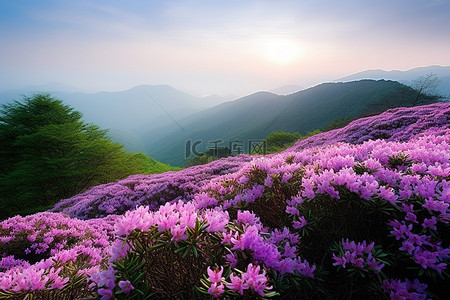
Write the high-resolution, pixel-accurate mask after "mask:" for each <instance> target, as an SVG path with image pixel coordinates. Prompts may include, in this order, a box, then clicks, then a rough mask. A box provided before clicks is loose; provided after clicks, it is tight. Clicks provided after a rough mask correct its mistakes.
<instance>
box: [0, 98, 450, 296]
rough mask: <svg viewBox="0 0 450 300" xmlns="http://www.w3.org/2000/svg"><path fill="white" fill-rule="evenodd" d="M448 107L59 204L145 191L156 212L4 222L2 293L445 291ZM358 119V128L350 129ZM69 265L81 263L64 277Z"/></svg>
mask: <svg viewBox="0 0 450 300" xmlns="http://www.w3.org/2000/svg"><path fill="white" fill-rule="evenodd" d="M449 109H450V106H449V105H448V104H439V105H432V106H428V107H422V108H414V109H409V110H407V109H402V110H401V111H403V113H405V115H408V114H409V113H412V112H415V113H416V115H415V116H416V118H419V117H418V116H420V113H421V112H428V113H429V112H430V110H431V111H433V112H434V115H435V116H436V118H435V120H436V121H437V122H438V123H437V124H439V127H435V126H433V124H430V123H429V122H428V121H427V120H426V119H422V121H423V122H422V121H420V118H419V121H417V120H416V122H417V123H415V124H414V127H412V128H413V129H414V130H413V131H409V129H411V127H410V126H409V125H405V124H402V125H401V126H400V127H398V126H397V127H396V125H395V124H396V122H397V121H398V118H395V117H398V114H392V112H391V113H386V114H383V115H381V116H378V117H377V118H378V123H376V124H378V125H379V124H384V125H386V124H387V120H386V119H383V118H387V117H392V116H394V118H391V128H390V132H391V136H396V135H397V136H398V134H399V133H400V132H403V133H404V136H407V138H408V141H403V142H402V141H392V140H391V141H387V140H367V141H365V142H362V143H359V144H351V143H344V142H340V143H333V144H331V145H329V144H325V145H322V146H317V145H315V146H311V147H306V148H303V149H297V150H290V151H284V152H282V153H279V154H275V155H270V156H265V157H262V156H261V157H249V156H243V157H231V158H227V159H222V160H218V161H215V162H212V163H210V164H209V165H205V166H195V167H192V168H187V169H185V170H182V171H179V172H173V173H166V174H160V175H152V176H133V177H130V178H128V179H126V180H123V181H120V182H117V183H114V184H111V185H104V186H102V187H99V188H98V189H93V190H91V191H90V192H86V193H84V194H82V195H80V196H79V197H78V198H76V199H77V201H79V202H83V201H84V203H83V205H81V206H79V207H76V205H74V208H73V209H70V210H68V211H70V212H71V213H73V214H75V213H79V214H82V212H81V211H83V210H87V208H86V207H88V205H93V203H95V202H101V201H104V202H105V203H107V205H108V206H109V207H113V208H114V209H116V208H117V209H123V206H121V204H120V203H117V202H120V201H119V200H118V199H121V200H122V201H130V202H132V201H133V199H135V201H136V202H137V203H139V204H141V203H145V202H144V201H145V200H144V199H146V198H147V197H148V196H149V195H153V196H155V197H163V198H164V199H163V200H165V201H166V203H164V204H163V203H162V202H161V203H160V204H162V205H160V206H159V207H157V206H156V205H154V206H153V207H149V206H147V205H146V206H139V207H137V208H130V209H129V210H128V209H127V211H126V212H125V214H124V215H123V216H109V217H105V218H102V219H94V220H86V221H83V220H78V219H70V218H69V217H67V216H64V215H63V214H61V213H54V214H51V213H45V214H37V215H35V216H28V217H25V218H21V217H15V218H11V219H9V220H6V221H3V222H1V223H0V230H1V234H0V242H1V243H2V244H1V245H2V247H4V248H3V249H5V250H2V251H3V252H4V253H5V255H4V257H3V258H2V259H1V261H0V291H1V294H0V297H3V298H14V297H16V298H18V297H21V298H24V297H29V298H31V297H36V298H44V299H45V298H51V297H52V296H54V295H59V294H58V293H65V292H67V291H72V293H73V294H74V295H76V297H90V296H92V295H94V296H97V297H99V298H100V297H102V299H114V298H116V299H121V298H127V297H129V298H136V299H141V298H146V297H153V298H155V299H159V298H180V299H182V298H204V299H211V298H224V299H235V298H241V299H248V298H256V299H257V298H270V297H279V298H287V299H289V298H298V297H299V295H301V297H302V298H305V299H349V298H352V297H353V298H355V299H362V298H370V299H383V298H387V297H390V298H391V299H399V298H401V297H404V298H407V299H408V298H412V299H428V298H431V297H441V298H445V297H446V296H447V295H448V293H449V290H448V284H447V283H448V280H449V277H450V276H449V274H448V263H449V259H450V241H449V239H448V237H449V236H450V227H449V215H450V208H449V201H450V200H449V197H450V186H449V178H450V157H449V153H450V146H449V145H450V129H449V128H448V127H449V124H450V122H449V121H447V122H446V123H445V122H442V120H441V119H440V116H439V113H440V112H442V111H444V112H445V111H447V114H448V110H449ZM358 122H361V123H362V124H367V120H359V121H355V122H353V123H352V124H350V125H348V126H347V130H349V129H355V128H356V124H358ZM420 126H421V127H420ZM419 127H420V128H421V130H419ZM398 128H401V129H398ZM405 128H406V129H405ZM360 129H361V130H362V131H363V132H362V133H361V134H363V135H364V133H365V130H369V129H370V128H369V129H368V128H364V127H360ZM338 130H339V129H338ZM397 131H399V132H397ZM327 134H330V133H327ZM352 134H353V135H354V134H355V133H354V132H353V133H352V132H348V135H347V136H351V135H352ZM408 135H409V136H408ZM309 139H310V141H316V139H319V140H320V139H322V137H320V134H319V135H316V136H313V137H311V138H309ZM203 175H204V176H203ZM163 180H166V181H168V180H170V183H169V184H168V185H162V181H163ZM195 180H198V182H197V183H196V184H197V185H194V184H187V183H188V182H190V181H195ZM124 187H127V188H129V190H127V191H126V192H123V193H122V192H121V191H123V190H121V188H124ZM158 189H161V190H159V191H156V190H158ZM150 190H155V191H153V194H151V193H150V192H149V191H150ZM162 190H164V191H162ZM169 190H172V191H173V193H172V194H171V193H169ZM142 191H146V192H145V193H144V192H142ZM183 191H186V195H187V196H188V197H187V199H186V198H184V197H183V194H182V192H183ZM118 194H120V195H121V197H122V198H118ZM174 197H175V198H174ZM127 198H129V200H127ZM112 199H115V201H112ZM174 199H176V201H173V200H174ZM163 200H161V201H163ZM71 201H73V200H71ZM71 201H64V202H63V203H64V205H68V206H69V205H71V204H73V203H75V202H71ZM97 207H101V204H97ZM103 209H108V208H106V206H105V207H103ZM77 210H78V212H76V211H77ZM85 216H86V215H85ZM112 224H114V225H112ZM70 227H74V230H73V231H70V233H67V234H66V233H65V230H68V228H70ZM59 230H61V231H59ZM52 238H53V239H52ZM62 239H66V240H65V242H64V243H63V244H62V245H60V244H61V243H62V242H59V241H61V240H62ZM55 240H56V241H55ZM17 241H20V243H22V244H23V246H21V247H17V246H16V245H17V244H14V243H17ZM97 241H105V242H106V243H108V246H106V247H100V246H99V245H98V244H97ZM9 243H12V244H9ZM30 244H32V245H34V244H35V245H36V246H34V247H32V245H30ZM8 247H9V248H8ZM25 247H26V248H25ZM35 248H36V250H38V252H39V253H35V254H42V253H43V254H44V255H45V257H42V258H39V257H38V258H37V259H40V260H39V261H37V259H36V260H33V257H34V256H35V255H34V254H33V255H31V256H30V257H27V256H26V255H27V254H26V253H27V252H28V251H35V250H33V249H35ZM13 249H18V250H17V253H14V256H13V257H11V255H12V253H13V252H12V251H14V250H13ZM24 249H25V250H24ZM26 249H28V251H27V250H26ZM42 249H45V250H44V252H42V253H40V252H41V251H42ZM45 251H50V252H45ZM0 252H1V251H0ZM66 263H67V264H66ZM79 269H81V270H86V271H82V272H80V273H81V274H79V275H80V276H81V277H79V278H78V279H77V281H76V282H74V281H73V280H72V281H70V278H72V277H73V274H74V272H73V270H79ZM77 274H78V273H77ZM83 274H84V275H83ZM53 278H54V279H55V281H52V280H53ZM55 283H56V284H55ZM64 295H65V294H63V296H64Z"/></svg>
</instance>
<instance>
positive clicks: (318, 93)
mask: <svg viewBox="0 0 450 300" xmlns="http://www.w3.org/2000/svg"><path fill="white" fill-rule="evenodd" d="M430 73H433V74H436V75H437V76H438V77H439V79H440V80H441V84H440V86H439V88H440V92H441V93H442V94H444V95H447V94H450V67H441V66H429V67H421V68H416V69H412V70H408V71H383V70H368V71H364V72H360V73H356V74H353V75H349V76H346V77H343V78H340V79H338V80H336V82H334V83H324V84H320V85H318V86H315V87H312V88H309V89H306V90H301V89H302V88H301V87H300V86H298V85H286V86H282V87H280V88H277V89H274V90H271V92H257V93H254V94H252V95H249V96H246V97H242V98H239V99H236V100H234V99H232V98H230V97H220V96H208V97H195V96H192V95H189V94H187V93H185V92H182V91H180V90H177V89H175V88H173V87H170V86H168V85H141V86H137V87H134V88H131V89H128V90H124V91H119V92H97V93H92V92H85V91H82V90H80V89H78V88H75V87H71V86H67V85H63V84H57V83H52V84H47V85H43V86H31V87H26V88H23V89H18V90H10V91H4V92H0V104H2V103H6V102H11V101H12V100H19V99H22V95H28V96H29V95H31V94H32V93H35V92H50V93H51V94H52V95H53V96H55V97H57V98H59V99H61V100H63V101H64V103H66V104H68V105H70V106H72V107H74V108H75V109H77V110H79V111H81V112H82V113H83V115H84V120H85V121H87V122H92V123H94V124H96V125H98V126H100V127H101V128H107V129H109V130H110V132H109V134H110V136H111V138H112V139H113V140H114V141H116V142H120V143H122V144H124V145H125V146H126V149H127V150H129V151H134V152H140V151H143V152H146V153H147V154H149V155H150V156H152V157H154V158H156V159H158V160H161V161H163V162H165V163H170V164H172V165H178V166H181V165H182V164H183V163H184V162H185V158H186V142H187V141H189V140H191V141H192V143H193V142H194V141H197V140H199V141H201V145H199V147H198V148H196V150H197V149H198V150H199V151H206V150H207V149H208V148H209V147H211V146H213V144H211V143H208V142H214V141H217V144H218V145H219V146H230V145H229V142H231V141H243V142H244V145H242V143H241V145H240V146H242V147H243V148H247V149H246V150H247V151H248V148H249V145H248V143H249V142H250V141H253V140H261V139H262V138H264V137H265V136H267V135H268V134H270V133H271V132H273V131H277V130H283V131H288V132H296V131H298V132H300V133H305V132H308V131H311V130H314V129H318V128H322V127H324V126H327V125H328V124H330V123H331V122H332V121H334V120H336V119H340V118H347V117H350V118H354V117H359V116H362V115H364V114H372V113H375V112H377V111H380V110H381V109H385V108H387V107H389V106H396V105H397V106H398V105H401V103H400V102H401V101H399V100H398V98H399V97H400V92H397V95H394V94H395V91H400V90H402V89H403V91H405V88H406V87H405V86H404V85H402V84H399V83H397V82H393V81H391V80H395V81H399V82H402V83H404V84H411V82H412V81H413V80H414V79H417V78H418V77H419V76H423V75H426V74H430ZM362 79H375V80H378V81H374V80H362ZM381 79H384V80H381ZM380 80H381V81H380ZM355 81H358V82H355ZM408 93H411V91H408ZM402 97H403V96H402ZM230 100H233V101H230ZM389 101H390V102H391V103H390V104H389ZM393 102H397V103H393ZM376 103H378V107H376V106H377V105H376ZM387 104H388V105H387ZM386 105H387V106H386ZM219 141H221V142H220V143H219Z"/></svg>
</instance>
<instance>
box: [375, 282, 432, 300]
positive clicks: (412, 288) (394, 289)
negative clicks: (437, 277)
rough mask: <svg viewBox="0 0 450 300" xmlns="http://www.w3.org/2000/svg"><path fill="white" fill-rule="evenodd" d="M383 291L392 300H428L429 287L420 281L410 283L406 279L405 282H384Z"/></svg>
mask: <svg viewBox="0 0 450 300" xmlns="http://www.w3.org/2000/svg"><path fill="white" fill-rule="evenodd" d="M382 287H383V290H384V292H386V293H387V294H389V296H390V297H391V299H394V300H397V299H418V300H425V299H427V297H428V296H427V294H426V292H425V290H426V288H427V285H426V284H424V283H421V282H420V281H419V280H418V279H415V280H414V281H412V282H411V281H409V280H408V279H406V280H405V281H401V280H395V279H391V280H383V285H382Z"/></svg>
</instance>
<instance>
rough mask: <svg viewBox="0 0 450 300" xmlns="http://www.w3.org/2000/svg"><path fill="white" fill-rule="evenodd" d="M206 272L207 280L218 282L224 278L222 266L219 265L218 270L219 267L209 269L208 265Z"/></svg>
mask: <svg viewBox="0 0 450 300" xmlns="http://www.w3.org/2000/svg"><path fill="white" fill-rule="evenodd" d="M207 272H208V276H209V277H208V280H209V281H211V282H216V283H219V282H221V281H222V280H224V279H225V278H223V277H222V273H223V267H220V270H219V268H216V269H215V270H211V268H210V267H208V269H207Z"/></svg>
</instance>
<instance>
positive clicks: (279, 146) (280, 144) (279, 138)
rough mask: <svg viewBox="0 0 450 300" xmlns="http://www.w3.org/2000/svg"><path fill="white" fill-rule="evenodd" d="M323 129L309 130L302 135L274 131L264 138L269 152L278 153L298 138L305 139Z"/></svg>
mask: <svg viewBox="0 0 450 300" xmlns="http://www.w3.org/2000/svg"><path fill="white" fill-rule="evenodd" d="M321 132H322V131H321V130H319V129H316V130H314V131H310V132H307V133H306V134H305V135H301V134H300V133H298V132H294V133H289V132H283V131H274V132H272V133H271V134H269V135H268V136H267V137H266V138H264V140H263V143H266V146H267V147H266V150H267V153H268V154H269V153H278V152H281V151H283V150H285V149H287V148H289V147H291V146H292V145H294V143H295V142H297V141H298V140H303V139H306V138H308V137H311V136H313V135H316V134H319V133H321Z"/></svg>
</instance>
